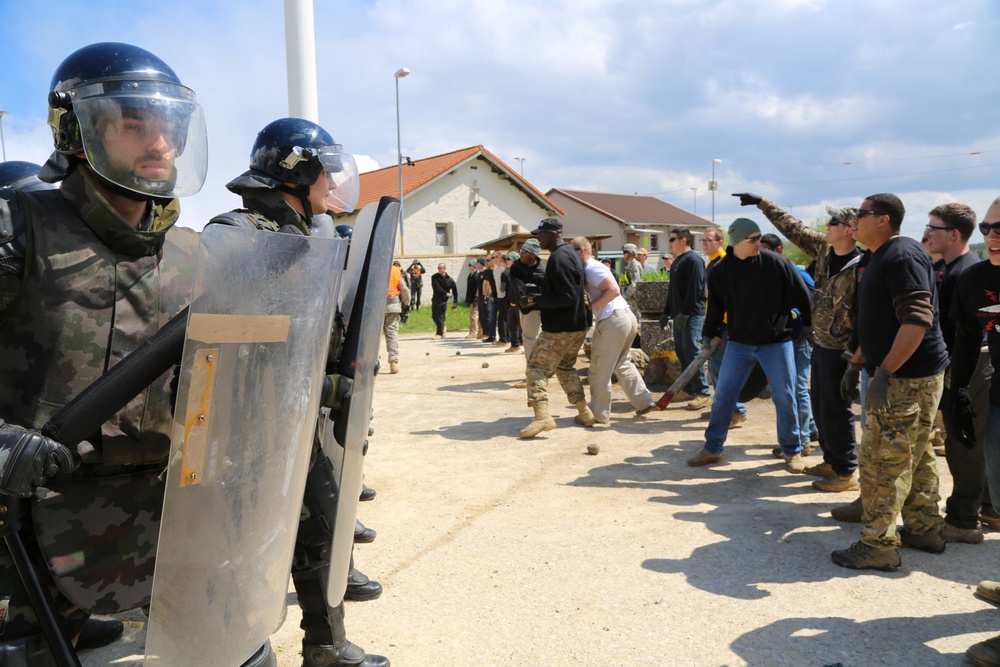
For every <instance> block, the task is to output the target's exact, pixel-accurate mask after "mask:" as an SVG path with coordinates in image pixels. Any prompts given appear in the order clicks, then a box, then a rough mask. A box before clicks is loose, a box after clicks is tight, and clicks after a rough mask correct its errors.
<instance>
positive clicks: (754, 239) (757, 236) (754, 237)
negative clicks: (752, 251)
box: [743, 234, 761, 243]
mask: <svg viewBox="0 0 1000 667" xmlns="http://www.w3.org/2000/svg"><path fill="white" fill-rule="evenodd" d="M760 237H761V235H760V234H753V235H752V236H748V237H746V238H745V239H743V240H744V241H746V242H748V243H760Z"/></svg>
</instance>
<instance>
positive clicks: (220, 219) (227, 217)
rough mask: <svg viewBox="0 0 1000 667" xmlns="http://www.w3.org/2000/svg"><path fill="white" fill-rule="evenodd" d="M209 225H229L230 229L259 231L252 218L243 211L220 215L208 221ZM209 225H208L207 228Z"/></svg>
mask: <svg viewBox="0 0 1000 667" xmlns="http://www.w3.org/2000/svg"><path fill="white" fill-rule="evenodd" d="M208 224H209V225H228V226H230V227H242V228H243V229H257V225H255V224H254V223H253V220H252V219H251V218H250V216H248V215H246V214H244V213H243V212H242V211H228V212H226V213H220V214H219V215H217V216H215V217H214V218H212V219H211V220H209V221H208ZM207 226H208V225H206V227H207Z"/></svg>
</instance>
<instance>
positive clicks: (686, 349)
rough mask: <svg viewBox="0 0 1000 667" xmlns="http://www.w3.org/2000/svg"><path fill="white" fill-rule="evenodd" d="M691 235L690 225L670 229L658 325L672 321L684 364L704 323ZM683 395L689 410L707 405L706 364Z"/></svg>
mask: <svg viewBox="0 0 1000 667" xmlns="http://www.w3.org/2000/svg"><path fill="white" fill-rule="evenodd" d="M693 241H694V236H693V235H692V234H691V230H689V229H680V228H678V229H672V230H671V231H670V239H669V243H670V252H671V254H673V255H674V257H676V260H675V261H674V263H673V265H672V266H671V267H670V282H669V283H667V300H666V302H665V303H664V304H663V315H662V316H661V318H660V324H661V326H665V325H666V323H667V322H668V321H669V320H673V321H674V350H675V351H676V352H677V357H678V359H679V360H680V362H681V368H682V369H683V368H687V367H688V366H689V365H690V364H691V362H692V361H694V358H695V357H696V356H698V349H699V347H700V345H701V330H702V327H703V326H704V324H705V289H706V272H705V264H704V263H703V262H702V261H701V258H700V257H698V255H697V253H694V252H691V244H692V242H693ZM683 389H684V395H683V397H682V400H683V399H688V400H689V401H690V402H689V403H688V405H687V409H688V410H701V409H703V408H706V407H708V405H709V404H710V403H711V401H712V399H711V396H710V395H709V393H708V379H707V378H706V376H705V368H704V367H700V368H699V369H698V372H697V373H695V374H694V377H692V378H691V381H690V382H688V383H687V385H685V386H684V387H683Z"/></svg>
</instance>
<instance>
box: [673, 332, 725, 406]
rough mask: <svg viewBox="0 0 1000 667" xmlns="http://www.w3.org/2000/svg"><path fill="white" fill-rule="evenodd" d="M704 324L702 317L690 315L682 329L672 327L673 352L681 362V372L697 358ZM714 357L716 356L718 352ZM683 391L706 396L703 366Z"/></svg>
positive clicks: (706, 385) (706, 382) (706, 383)
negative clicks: (674, 351)
mask: <svg viewBox="0 0 1000 667" xmlns="http://www.w3.org/2000/svg"><path fill="white" fill-rule="evenodd" d="M675 324H676V320H675ZM704 324H705V316H704V315H692V316H691V317H689V318H688V321H687V323H686V324H685V325H684V328H683V329H681V330H678V329H677V327H676V326H675V327H674V350H676V352H677V358H678V359H679V360H680V362H681V370H684V369H685V368H687V367H688V366H690V365H691V362H692V361H694V358H695V357H697V356H698V348H699V345H700V344H701V329H702V326H704ZM714 356H718V352H716V354H715V355H714ZM684 391H686V392H687V393H689V394H691V395H692V396H708V380H707V379H706V378H705V367H704V366H702V367H701V368H699V369H698V372H697V373H695V374H694V377H693V378H691V381H690V382H688V383H687V386H685V387H684Z"/></svg>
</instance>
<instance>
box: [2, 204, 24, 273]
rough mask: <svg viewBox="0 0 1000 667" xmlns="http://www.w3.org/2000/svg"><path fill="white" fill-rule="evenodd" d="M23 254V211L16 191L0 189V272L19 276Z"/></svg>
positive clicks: (22, 263) (22, 265)
mask: <svg viewBox="0 0 1000 667" xmlns="http://www.w3.org/2000/svg"><path fill="white" fill-rule="evenodd" d="M24 254H25V219H24V209H23V208H22V204H21V201H20V199H19V198H18V196H17V192H16V191H14V190H12V189H10V188H0V272H9V273H17V274H18V275H20V273H21V268H23V267H24Z"/></svg>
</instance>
